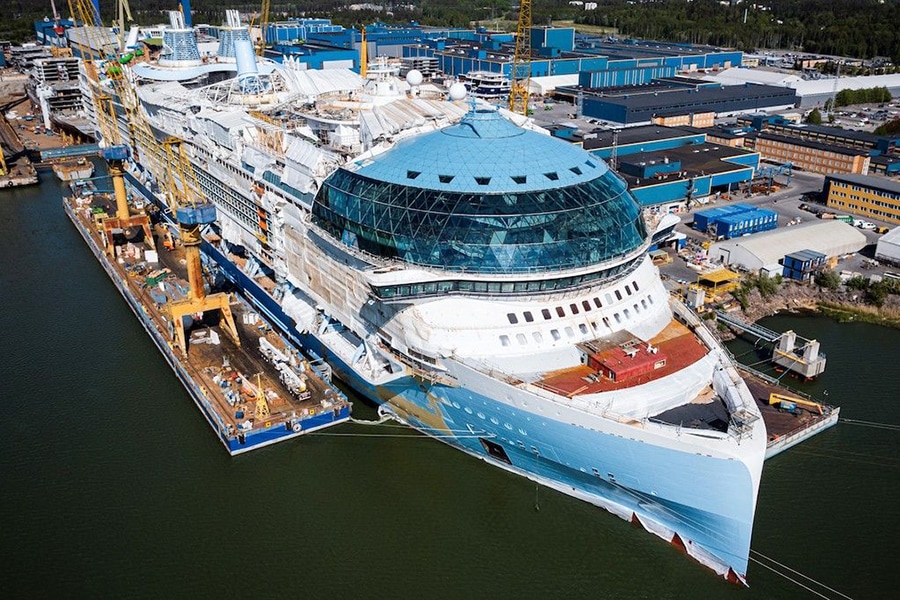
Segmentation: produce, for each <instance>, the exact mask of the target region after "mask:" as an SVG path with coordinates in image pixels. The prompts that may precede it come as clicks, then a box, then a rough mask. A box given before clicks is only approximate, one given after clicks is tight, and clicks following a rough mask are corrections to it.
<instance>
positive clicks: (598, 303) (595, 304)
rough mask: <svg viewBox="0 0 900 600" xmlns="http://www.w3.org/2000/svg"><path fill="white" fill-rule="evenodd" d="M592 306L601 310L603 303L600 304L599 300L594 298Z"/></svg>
mask: <svg viewBox="0 0 900 600" xmlns="http://www.w3.org/2000/svg"><path fill="white" fill-rule="evenodd" d="M594 306H596V307H597V308H603V303H602V302H600V298H594Z"/></svg>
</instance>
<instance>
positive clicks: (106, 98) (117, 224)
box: [69, 0, 154, 254]
mask: <svg viewBox="0 0 900 600" xmlns="http://www.w3.org/2000/svg"><path fill="white" fill-rule="evenodd" d="M69 10H70V12H71V13H72V16H73V17H74V18H75V19H76V20H80V21H81V22H82V23H83V28H82V35H83V38H82V40H81V41H82V44H81V58H82V62H83V64H84V70H85V74H86V75H87V79H88V88H89V89H90V90H91V98H92V100H93V103H94V111H95V113H96V115H97V129H98V130H99V132H100V138H101V140H100V142H101V148H100V156H101V157H102V158H103V159H104V160H105V161H106V162H107V164H108V165H109V175H110V177H111V178H112V182H113V191H114V192H115V199H116V214H115V216H113V217H108V218H107V219H104V221H103V231H104V236H105V237H106V249H107V252H109V253H110V254H112V253H113V252H114V250H115V246H114V244H113V232H114V231H115V230H117V229H123V230H124V229H130V228H140V229H143V231H144V241H145V242H146V243H147V245H148V246H150V247H151V248H152V247H153V246H154V244H153V234H152V231H151V229H150V219H149V217H148V216H147V215H145V214H135V215H132V214H131V209H130V208H129V206H128V194H127V193H126V191H125V179H124V173H125V171H124V165H125V162H126V161H127V160H128V155H129V149H128V146H127V145H125V144H124V143H123V141H122V134H121V131H120V130H119V123H118V119H117V117H116V110H115V104H114V102H113V95H112V94H110V93H108V92H107V89H108V88H110V87H111V88H113V90H115V91H116V92H117V93H118V95H119V96H120V99H121V97H122V89H123V87H125V86H126V85H127V84H125V81H126V77H125V75H126V74H125V72H124V71H123V65H122V64H120V60H118V57H117V52H116V50H117V48H116V46H115V44H112V43H110V40H109V37H108V35H107V30H106V29H104V28H103V26H102V24H100V23H99V22H98V18H99V16H98V15H97V14H96V11H95V10H94V6H93V4H92V3H91V2H90V0H69ZM123 105H126V103H125V102H124V101H123ZM131 121H132V120H131V119H129V122H131Z"/></svg>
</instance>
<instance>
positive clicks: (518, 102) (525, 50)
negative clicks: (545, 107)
mask: <svg viewBox="0 0 900 600" xmlns="http://www.w3.org/2000/svg"><path fill="white" fill-rule="evenodd" d="M509 79H510V90H509V110H510V111H512V112H514V113H519V114H522V115H526V116H527V115H528V94H529V87H530V85H531V0H519V21H518V25H517V26H516V51H515V54H514V55H513V64H512V72H511V73H510V78H509Z"/></svg>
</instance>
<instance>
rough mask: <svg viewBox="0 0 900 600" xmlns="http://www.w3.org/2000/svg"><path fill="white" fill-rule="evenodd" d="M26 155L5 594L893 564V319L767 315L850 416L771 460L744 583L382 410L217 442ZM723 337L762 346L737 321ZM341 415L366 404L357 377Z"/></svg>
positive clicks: (376, 592) (335, 587) (719, 589)
mask: <svg viewBox="0 0 900 600" xmlns="http://www.w3.org/2000/svg"><path fill="white" fill-rule="evenodd" d="M40 175H41V180H42V183H41V185H40V186H38V187H32V188H22V189H16V190H4V191H0V306H2V311H0V332H2V336H3V342H2V344H3V345H2V347H3V350H4V351H3V360H2V361H0V399H2V400H0V401H2V403H3V413H2V414H3V417H4V419H3V425H4V435H3V451H2V453H0V478H2V479H0V524H2V535H0V555H2V556H3V557H4V559H3V568H2V569H0V573H2V575H0V590H2V592H3V597H7V598H31V597H35V598H58V597H78V598H82V597H152V598H165V597H173V598H174V597H191V598H225V597H227V598H233V597H245V596H254V597H335V598H422V597H429V598H475V597H478V598H513V597H516V598H598V597H605V598H753V599H757V598H816V597H826V598H839V597H842V596H841V595H839V593H840V594H844V595H846V596H843V597H850V598H854V599H861V598H884V597H889V596H891V597H892V596H893V595H894V594H895V593H896V590H897V589H898V587H900V575H898V569H897V568H896V565H895V551H896V549H897V543H896V536H897V532H898V530H900V518H898V515H900V510H898V508H897V500H896V498H897V497H898V495H900V443H898V441H900V431H898V430H897V429H898V427H897V425H898V424H900V403H898V398H897V381H898V377H900V363H898V361H897V354H898V350H900V331H897V330H892V329H885V328H880V327H877V326H873V325H866V324H857V323H850V324H837V323H835V322H834V321H832V320H829V319H826V318H822V317H795V316H779V317H774V318H771V319H767V320H766V321H764V323H763V324H764V325H766V326H767V327H769V328H771V329H775V330H777V331H783V330H785V329H794V330H796V331H797V332H798V333H799V334H800V335H802V336H804V337H807V338H815V339H818V340H820V341H821V342H822V348H823V350H824V351H825V352H826V353H827V355H828V366H827V369H826V372H825V374H824V375H823V376H822V377H821V378H820V380H818V381H816V382H813V383H810V384H800V383H798V382H791V385H796V386H798V387H800V388H801V389H803V390H805V391H807V392H810V393H813V394H814V395H816V396H818V397H819V398H821V399H823V400H825V401H827V402H829V403H832V404H836V405H840V406H841V407H842V413H841V416H842V418H843V419H846V421H843V422H841V423H839V424H838V425H837V426H836V427H835V428H833V429H831V430H829V431H827V432H825V433H823V434H821V435H819V436H816V437H815V438H813V439H811V440H809V441H807V442H804V443H803V444H801V445H800V446H797V447H796V448H794V449H791V450H789V451H787V452H785V453H784V454H782V455H780V456H777V457H775V458H773V459H772V460H770V461H768V462H767V464H766V467H765V470H764V472H763V480H762V485H761V488H760V497H759V503H758V509H757V516H756V523H755V530H754V537H753V542H752V547H753V553H752V554H751V564H750V572H749V576H748V580H749V583H750V586H751V587H750V589H749V590H748V589H743V588H740V587H737V586H734V585H732V584H729V583H727V582H725V581H724V580H723V579H721V578H719V577H718V576H716V575H714V574H713V573H712V572H711V571H709V570H707V569H706V568H704V567H702V566H700V565H699V564H697V563H695V562H693V561H692V560H689V559H687V558H686V557H684V556H682V555H680V554H679V553H678V552H677V551H676V550H675V548H673V547H670V546H668V545H667V544H665V543H664V542H663V541H661V540H660V539H659V538H657V537H655V536H652V535H649V534H647V533H646V532H644V531H642V530H640V529H638V528H635V527H633V526H631V525H629V524H628V523H627V522H625V521H622V520H621V519H619V518H618V517H615V516H613V515H611V514H609V513H607V512H605V511H603V510H601V509H598V508H596V507H593V506H591V505H588V504H586V503H584V502H580V501H578V500H575V499H573V498H570V497H567V496H563V495H561V494H558V493H556V492H553V491H551V490H548V489H545V488H540V489H538V488H536V487H535V485H534V483H532V482H529V481H527V480H525V479H522V478H519V477H516V476H513V475H510V474H508V473H506V472H503V471H501V470H499V469H495V468H491V467H488V466H487V465H485V464H484V463H482V462H480V461H477V460H475V459H472V458H470V457H468V456H466V455H464V454H462V453H460V452H458V451H456V450H453V449H451V448H449V447H448V446H445V445H444V444H441V443H439V442H437V441H434V440H431V439H426V438H424V437H422V436H420V435H418V434H415V433H414V432H411V431H409V430H406V429H404V428H401V427H396V426H393V425H391V424H384V425H379V426H364V425H355V424H347V425H341V426H338V427H335V428H332V429H329V430H327V431H325V432H323V433H322V434H315V435H310V436H306V437H303V438H300V439H297V440H293V441H290V442H286V443H282V444H278V445H276V446H273V447H269V448H266V449H262V450H259V451H256V452H253V453H251V454H249V455H245V456H240V457H237V458H231V457H229V456H228V454H227V453H226V452H225V451H224V450H223V449H222V447H221V444H220V443H219V442H218V441H217V440H216V438H215V436H214V434H213V433H212V431H211V430H210V429H209V426H208V425H207V423H206V422H205V421H204V419H203V418H202V417H201V415H200V413H199V412H198V410H197V409H196V407H195V406H194V404H193V402H191V400H190V398H189V396H188V394H187V392H186V391H185V390H184V389H183V387H182V386H181V384H180V383H179V381H178V380H177V379H176V378H175V376H174V374H173V373H172V371H171V370H170V369H169V367H168V365H167V364H166V363H165V361H164V360H163V358H162V357H161V356H160V354H159V353H158V351H157V350H156V348H155V346H154V345H153V343H152V342H151V341H150V339H149V338H148V337H147V335H146V333H145V332H144V331H143V329H142V328H141V326H140V324H139V323H138V321H137V320H136V318H135V317H134V315H133V314H132V313H131V312H130V310H129V309H128V307H127V306H126V304H125V302H124V301H123V299H122V298H121V297H120V296H119V294H118V292H117V291H116V289H115V288H114V287H113V285H112V283H111V282H110V281H109V280H108V278H107V276H106V274H105V273H104V272H103V270H102V269H101V267H100V266H99V265H98V264H97V263H96V261H95V260H94V258H93V257H92V255H91V253H90V251H89V250H88V249H87V247H86V246H85V245H84V242H83V241H82V240H81V238H80V237H79V236H78V234H77V233H76V231H75V229H74V228H73V226H72V225H71V224H70V223H69V221H68V219H67V218H66V216H65V214H64V213H63V210H62V206H61V197H62V194H63V193H64V191H65V188H64V187H63V185H62V184H60V183H59V182H58V181H57V180H56V179H55V177H54V176H53V174H52V173H51V172H50V171H43V172H41V173H40ZM98 187H100V188H101V189H102V188H104V187H110V186H109V184H108V182H105V181H102V180H100V181H99V182H98ZM731 349H732V352H734V354H735V355H737V356H739V357H740V359H741V360H742V361H744V362H747V363H752V362H756V361H758V360H759V358H758V357H757V355H756V353H755V351H754V349H753V345H752V344H751V343H747V342H743V341H735V342H734V343H732V344H731ZM354 414H355V416H356V417H357V418H372V417H373V415H374V411H373V409H372V408H371V407H368V406H366V405H365V404H364V403H363V402H362V401H361V400H360V399H355V405H354ZM860 421H866V422H870V423H874V424H876V425H866V424H864V423H860ZM877 424H891V425H894V428H893V429H891V428H890V427H886V426H881V425H877ZM757 561H759V562H762V563H765V564H768V565H771V566H774V567H776V568H778V569H779V570H780V571H782V572H783V573H785V574H786V575H787V576H789V577H790V578H791V579H794V580H796V581H797V582H799V583H800V584H802V585H803V586H808V587H810V588H813V589H815V590H816V591H817V592H819V593H820V594H822V596H816V595H814V594H813V593H811V592H810V591H808V590H807V589H804V587H801V585H798V583H793V582H791V581H789V580H788V579H786V578H785V577H782V576H779V575H777V574H775V573H773V572H772V571H771V570H769V569H767V568H765V567H763V566H761V565H760V564H759V562H757ZM773 561H777V562H778V563H781V564H782V565H785V566H787V567H790V568H791V569H793V570H795V571H797V572H798V573H799V574H798V573H793V572H790V571H787V570H786V569H785V568H784V567H778V566H777V565H775V564H774V562H773ZM800 574H802V575H804V576H807V577H809V578H811V579H812V580H815V581H816V582H819V583H822V584H825V585H826V586H828V587H829V588H831V590H828V589H826V588H822V587H820V586H818V585H816V584H815V583H813V582H812V581H810V580H808V579H804V578H803V577H802V576H801V575H800Z"/></svg>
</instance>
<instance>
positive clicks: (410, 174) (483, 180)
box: [406, 160, 597, 185]
mask: <svg viewBox="0 0 900 600" xmlns="http://www.w3.org/2000/svg"><path fill="white" fill-rule="evenodd" d="M584 164H586V165H587V166H589V167H590V168H592V169H596V168H597V165H595V164H594V162H593V161H590V160H586V161H584ZM569 170H570V171H571V172H572V173H574V174H576V175H581V174H582V173H583V171H582V170H581V167H580V166H575V167H569ZM421 174H422V172H421V171H407V172H406V178H407V179H416V178H417V177H418V176H419V175H421ZM544 177H546V178H547V179H548V180H550V181H559V173H557V172H556V171H550V172H547V173H544ZM455 178H456V175H440V174H439V175H438V181H440V182H441V183H450V182H452V181H453V180H454V179H455ZM509 178H510V179H512V180H513V182H515V183H517V184H518V185H523V184H525V183H527V182H528V176H527V175H510V176H509ZM473 179H474V180H475V183H477V184H478V185H490V183H491V177H473Z"/></svg>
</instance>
